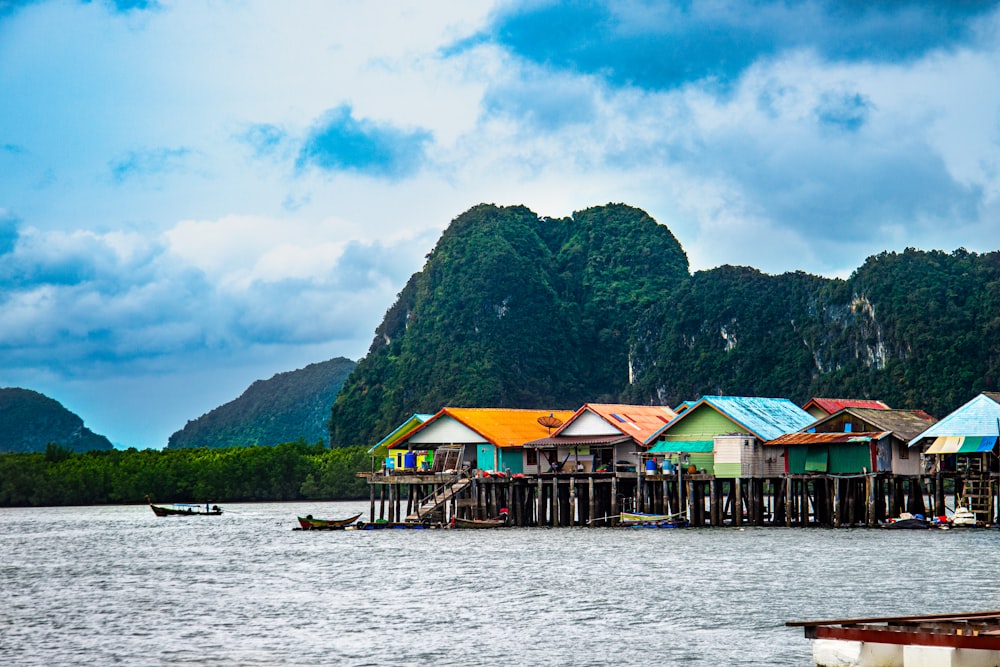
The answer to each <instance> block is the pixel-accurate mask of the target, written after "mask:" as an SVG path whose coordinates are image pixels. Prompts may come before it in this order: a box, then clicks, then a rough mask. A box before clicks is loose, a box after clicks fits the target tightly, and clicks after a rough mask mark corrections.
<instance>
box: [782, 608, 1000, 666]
mask: <svg viewBox="0 0 1000 667" xmlns="http://www.w3.org/2000/svg"><path fill="white" fill-rule="evenodd" d="M786 625H787V626H789V627H801V628H803V629H804V631H805V636H806V638H808V639H812V640H814V641H813V658H814V660H815V662H816V664H817V665H819V666H820V667H826V666H827V665H840V666H844V665H854V666H856V667H866V666H869V665H872V666H874V665H880V666H883V667H917V666H919V667H926V666H929V665H934V666H937V665H941V666H945V665H947V666H949V667H980V666H983V665H997V664H1000V611H983V612H972V613H960V614H934V615H924V616H891V617H873V618H845V619H834V620H823V621H791V622H789V623H786Z"/></svg>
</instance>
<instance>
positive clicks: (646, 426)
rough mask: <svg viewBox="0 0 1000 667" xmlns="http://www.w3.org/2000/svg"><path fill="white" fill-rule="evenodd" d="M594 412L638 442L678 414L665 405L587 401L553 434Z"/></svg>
mask: <svg viewBox="0 0 1000 667" xmlns="http://www.w3.org/2000/svg"><path fill="white" fill-rule="evenodd" d="M587 411H590V412H593V413H594V414H596V415H598V416H599V417H601V418H602V419H603V420H604V421H606V422H608V423H609V424H611V425H612V426H614V427H615V428H617V429H618V430H619V431H621V432H622V433H624V434H626V435H629V436H631V437H633V438H635V439H636V440H637V441H638V442H640V443H642V442H645V441H646V438H648V437H649V436H651V435H653V434H654V433H656V432H657V431H659V430H660V429H661V428H663V427H664V426H666V425H667V424H669V423H670V421H671V420H673V418H674V417H676V416H677V413H676V412H674V411H673V410H671V409H670V408H668V407H667V406H665V405H625V404H622V403H586V404H584V405H583V407H581V408H580V409H579V410H577V411H576V413H575V414H574V415H573V416H572V417H571V418H570V419H569V421H567V422H566V423H565V424H563V425H562V426H560V427H559V429H558V430H556V432H555V433H553V434H552V435H553V436H558V435H559V434H560V433H562V431H563V430H565V429H566V428H567V427H568V426H569V424H571V423H572V422H573V420H575V419H576V418H577V417H579V416H580V415H582V414H583V413H584V412H587Z"/></svg>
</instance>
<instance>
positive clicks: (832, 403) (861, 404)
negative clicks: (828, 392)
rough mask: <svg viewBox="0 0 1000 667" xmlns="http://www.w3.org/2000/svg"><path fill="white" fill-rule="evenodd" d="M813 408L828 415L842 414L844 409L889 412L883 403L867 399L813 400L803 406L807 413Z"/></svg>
mask: <svg viewBox="0 0 1000 667" xmlns="http://www.w3.org/2000/svg"><path fill="white" fill-rule="evenodd" d="M812 406H816V407H818V408H819V409H820V410H822V411H823V412H825V413H826V414H828V415H832V414H833V413H834V412H840V411H841V410H843V409H844V408H870V409H872V410H888V409H890V408H889V406H888V405H886V404H885V403H883V402H882V401H873V400H870V399H867V398H813V399H810V400H809V402H808V403H806V404H805V405H803V406H802V409H803V410H805V411H806V412H808V411H809V408H810V407H812Z"/></svg>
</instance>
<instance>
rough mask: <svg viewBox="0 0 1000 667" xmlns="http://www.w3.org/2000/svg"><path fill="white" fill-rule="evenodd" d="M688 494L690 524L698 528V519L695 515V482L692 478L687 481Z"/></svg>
mask: <svg viewBox="0 0 1000 667" xmlns="http://www.w3.org/2000/svg"><path fill="white" fill-rule="evenodd" d="M687 494H688V522H689V523H690V524H691V525H692V526H697V525H698V523H697V521H698V517H697V516H696V515H695V511H694V480H693V479H690V478H689V479H688V481H687Z"/></svg>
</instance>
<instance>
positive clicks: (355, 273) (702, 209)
mask: <svg viewBox="0 0 1000 667" xmlns="http://www.w3.org/2000/svg"><path fill="white" fill-rule="evenodd" d="M998 142H1000V9H998V5H997V3H994V2H988V3H987V2H984V3H977V2H963V3H956V2H950V1H945V2H930V1H923V2H906V1H898V2H891V3H890V2H884V3H881V2H860V1H852V2H832V1H831V2H824V1H821V0H813V1H804V2H796V1H794V0H785V1H782V2H770V1H761V2H750V1H748V0H704V1H701V2H689V1H683V2H680V1H678V2H667V1H656V2H653V1H641V0H609V1H608V2H605V3H602V2H593V3H588V2H572V3H551V2H521V3H518V2H488V1H484V2H472V1H468V0H461V1H457V0H456V1H455V2H429V1H427V0H416V1H414V2H390V1H386V2H362V1H350V0H342V1H333V0H329V1H327V0H324V1H317V2H297V1H296V2H273V1H271V0H260V1H258V0H213V1H211V2H198V1H195V0H184V1H183V2H180V1H178V2H171V1H168V0H160V1H153V0H147V1H143V0H117V1H114V2H112V1H111V0H93V1H90V2H83V1H79V0H35V1H30V0H29V1H20V0H0V386H20V387H27V388H30V389H34V390H36V391H41V392H43V393H45V394H47V395H49V396H51V397H53V398H55V399H57V400H59V401H60V402H62V403H63V404H64V405H65V406H66V407H68V408H69V409H71V410H73V411H74V412H77V413H78V414H80V415H81V416H82V417H83V418H84V421H85V422H86V424H87V426H88V427H90V428H91V429H93V430H94V431H96V432H98V433H101V434H104V435H107V436H108V437H109V438H110V439H111V440H112V441H113V442H115V443H116V444H118V445H120V446H135V447H139V448H144V447H161V446H163V445H164V444H165V443H166V440H167V437H168V436H169V435H170V434H171V433H172V432H173V431H175V430H177V429H179V428H181V427H183V426H184V423H185V422H186V420H188V419H194V418H196V417H198V416H199V415H201V414H203V413H205V412H207V411H208V410H211V409H212V408H214V407H216V406H218V405H220V404H222V403H225V402H227V401H229V400H232V399H233V398H235V397H236V396H238V395H239V394H240V393H241V392H242V391H243V389H245V388H246V387H247V386H248V385H249V384H250V383H251V382H252V381H254V380H256V379H261V378H267V377H270V376H271V375H273V374H274V373H277V372H281V371H287V370H292V369H295V368H300V367H302V366H304V365H306V364H308V363H312V362H316V361H322V360H325V359H329V358H332V357H335V356H347V357H350V358H352V359H357V358H359V357H361V356H362V355H364V353H365V351H366V350H367V347H368V344H369V342H370V341H371V338H372V334H373V331H374V328H375V326H376V325H377V324H378V323H379V321H380V320H381V318H382V315H383V314H384V312H385V310H386V309H387V308H388V307H389V306H390V305H391V303H392V301H393V300H394V298H395V295H396V293H397V292H399V290H400V289H401V288H402V286H403V285H404V284H405V282H406V280H407V278H408V277H409V276H410V274H411V273H413V272H414V271H416V270H418V269H419V268H420V266H421V265H422V262H423V259H424V256H425V255H426V254H427V253H428V252H429V251H430V250H431V248H432V247H433V246H434V243H435V242H436V240H437V238H438V236H439V235H440V233H441V231H442V230H443V229H444V228H445V227H446V226H447V225H448V223H449V222H450V221H451V220H452V219H453V218H455V217H456V216H458V215H459V214H461V213H462V212H463V211H465V210H467V209H468V208H469V207H471V206H473V205H475V204H477V203H480V202H494V203H497V204H525V205H527V206H528V207H530V208H531V209H532V210H534V211H535V212H536V213H538V214H540V215H548V216H564V215H569V214H571V213H572V212H573V211H575V210H579V209H582V208H586V207H588V206H592V205H598V204H605V203H608V202H625V203H628V204H631V205H634V206H638V207H640V208H642V209H644V210H646V211H648V212H649V213H650V214H651V215H652V216H653V217H654V218H656V219H657V220H658V221H659V222H661V223H662V224H665V225H667V226H668V227H670V229H671V230H672V231H673V233H674V234H675V236H677V238H678V240H679V241H680V242H681V244H682V245H683V246H684V248H685V250H686V251H687V253H688V256H689V258H690V260H691V265H692V268H693V269H703V268H710V267H714V266H718V265H720V264H726V263H729V264H742V265H752V266H756V267H759V268H761V269H762V270H765V271H767V272H770V273H780V272H784V271H793V270H804V271H808V272H812V273H817V274H821V275H827V276H835V275H836V276H846V275H849V274H850V272H851V271H852V269H854V268H856V267H857V266H858V265H859V264H860V263H861V262H863V261H864V259H865V258H866V257H867V256H869V255H871V254H874V253H877V252H880V251H882V250H885V249H889V250H902V249H903V248H906V247H908V246H913V247H918V248H925V249H931V248H938V249H944V250H949V251H950V250H953V249H955V248H957V247H965V248H967V249H969V250H974V251H988V250H993V249H997V248H1000V219H998V210H1000V206H998V202H1000V198H998V190H1000V150H998Z"/></svg>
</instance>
